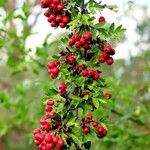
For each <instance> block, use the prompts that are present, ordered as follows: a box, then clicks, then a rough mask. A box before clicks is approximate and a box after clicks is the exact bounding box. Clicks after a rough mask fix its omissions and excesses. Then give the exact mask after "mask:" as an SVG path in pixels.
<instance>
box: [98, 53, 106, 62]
mask: <svg viewBox="0 0 150 150" xmlns="http://www.w3.org/2000/svg"><path fill="white" fill-rule="evenodd" d="M105 61H106V58H105V57H104V56H103V55H100V56H99V57H98V62H99V63H104V62H105Z"/></svg>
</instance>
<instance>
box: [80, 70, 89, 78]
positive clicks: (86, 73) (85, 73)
mask: <svg viewBox="0 0 150 150" xmlns="http://www.w3.org/2000/svg"><path fill="white" fill-rule="evenodd" d="M81 74H82V76H83V77H86V76H87V75H88V70H87V69H85V70H83V71H82V72H81Z"/></svg>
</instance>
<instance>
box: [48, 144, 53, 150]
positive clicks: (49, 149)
mask: <svg viewBox="0 0 150 150" xmlns="http://www.w3.org/2000/svg"><path fill="white" fill-rule="evenodd" d="M53 146H54V145H53V143H47V144H46V150H52V149H53Z"/></svg>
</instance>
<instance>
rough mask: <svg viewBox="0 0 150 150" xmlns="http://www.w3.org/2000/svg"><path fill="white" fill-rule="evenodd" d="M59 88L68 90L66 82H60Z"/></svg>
mask: <svg viewBox="0 0 150 150" xmlns="http://www.w3.org/2000/svg"><path fill="white" fill-rule="evenodd" d="M58 88H59V90H60V91H65V90H66V83H65V82H62V83H60V84H59V86H58Z"/></svg>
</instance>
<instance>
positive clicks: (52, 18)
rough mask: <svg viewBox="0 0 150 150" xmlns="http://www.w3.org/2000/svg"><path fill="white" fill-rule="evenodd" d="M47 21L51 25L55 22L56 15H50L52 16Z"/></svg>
mask: <svg viewBox="0 0 150 150" xmlns="http://www.w3.org/2000/svg"><path fill="white" fill-rule="evenodd" d="M47 21H48V22H50V23H51V22H52V21H54V22H55V16H54V15H50V16H49V17H48V19H47Z"/></svg>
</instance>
